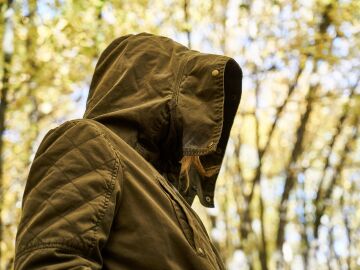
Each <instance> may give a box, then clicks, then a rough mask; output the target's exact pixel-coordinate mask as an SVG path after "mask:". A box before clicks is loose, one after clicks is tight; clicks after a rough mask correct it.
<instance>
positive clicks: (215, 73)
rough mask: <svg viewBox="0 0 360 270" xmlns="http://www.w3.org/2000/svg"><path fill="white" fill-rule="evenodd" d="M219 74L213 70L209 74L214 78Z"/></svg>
mask: <svg viewBox="0 0 360 270" xmlns="http://www.w3.org/2000/svg"><path fill="white" fill-rule="evenodd" d="M219 73H220V72H219V71H218V70H217V69H214V70H213V71H212V72H211V75H212V76H214V77H215V76H217V75H219Z"/></svg>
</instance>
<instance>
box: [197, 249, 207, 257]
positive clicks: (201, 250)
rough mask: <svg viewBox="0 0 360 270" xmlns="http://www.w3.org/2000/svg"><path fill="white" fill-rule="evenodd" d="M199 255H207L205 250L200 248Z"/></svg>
mask: <svg viewBox="0 0 360 270" xmlns="http://www.w3.org/2000/svg"><path fill="white" fill-rule="evenodd" d="M198 253H199V255H201V256H204V255H205V252H204V250H203V249H202V248H198Z"/></svg>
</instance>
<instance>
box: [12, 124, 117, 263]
mask: <svg viewBox="0 0 360 270" xmlns="http://www.w3.org/2000/svg"><path fill="white" fill-rule="evenodd" d="M121 182H122V166H121V162H120V160H119V159H118V154H117V152H116V151H115V149H114V147H113V146H112V144H111V143H110V141H109V139H108V138H107V137H106V136H105V134H103V133H102V132H101V131H100V130H99V129H98V128H97V127H96V125H94V124H93V123H91V122H89V120H82V119H80V120H72V121H68V122H65V123H64V124H62V125H60V126H59V127H57V128H55V129H52V130H50V131H49V132H48V133H47V134H46V135H45V137H44V139H43V141H42V142H41V144H40V146H39V148H38V150H37V152H36V154H35V157H34V160H33V162H32V165H31V168H30V171H29V175H28V178H27V181H26V185H25V190H24V194H23V200H22V215H21V219H20V223H19V226H18V231H17V235H16V243H15V261H14V268H15V270H22V269H26V270H29V269H39V270H40V269H52V270H57V269H73V270H75V269H76V270H82V269H101V268H102V256H101V249H102V248H103V247H104V245H105V243H106V241H107V240H108V238H109V233H110V229H111V225H112V222H113V218H114V216H115V215H116V211H117V208H118V206H119V203H118V202H119V200H120V195H121Z"/></svg>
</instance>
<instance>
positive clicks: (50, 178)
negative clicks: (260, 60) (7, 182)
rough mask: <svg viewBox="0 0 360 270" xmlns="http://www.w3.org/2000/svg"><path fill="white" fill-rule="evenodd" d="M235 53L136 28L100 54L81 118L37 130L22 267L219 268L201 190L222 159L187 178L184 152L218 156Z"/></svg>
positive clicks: (208, 202)
mask: <svg viewBox="0 0 360 270" xmlns="http://www.w3.org/2000/svg"><path fill="white" fill-rule="evenodd" d="M241 80H242V72H241V69H240V67H239V65H238V64H237V63H236V61H235V60H234V59H232V58H230V57H227V56H223V55H217V54H209V53H201V52H199V51H196V50H190V49H188V48H187V47H185V46H183V45H181V44H179V43H177V42H175V41H173V40H171V39H169V38H167V37H163V36H156V35H153V34H149V33H145V32H143V33H140V34H136V35H134V34H129V35H126V36H122V37H119V38H117V39H115V40H114V41H113V42H112V43H111V44H110V45H109V46H108V47H107V48H106V49H105V50H104V52H103V53H102V54H101V56H100V58H99V61H98V63H97V65H96V68H95V72H94V76H93V78H92V81H91V85H90V91H89V96H88V100H87V104H86V111H85V114H84V117H83V118H82V119H74V120H70V121H66V122H65V123H63V124H61V125H60V126H58V127H56V128H54V129H51V130H50V131H49V132H48V133H47V134H46V135H45V137H44V139H43V140H42V142H41V144H40V146H39V148H38V150H37V152H36V154H35V157H34V160H33V163H32V165H31V168H30V172H29V175H28V178H27V182H26V186H25V191H24V194H23V200H22V216H21V220H20V224H19V226H18V231H17V236H16V251H15V255H16V257H15V264H14V265H15V269H16V270H22V269H24V270H30V269H51V270H53V269H54V270H55V269H73V270H75V269H76V270H80V269H114V270H125V269H126V270H130V269H131V270H142V269H147V270H162V269H163V270H169V269H173V270H180V269H186V270H191V269H194V270H195V269H196V270H205V269H210V270H215V269H217V270H223V269H225V266H224V264H223V262H222V260H221V258H220V256H219V253H218V251H217V249H216V248H215V247H214V245H213V244H212V242H211V240H210V238H209V236H208V234H207V232H206V230H205V228H204V226H203V224H202V222H201V220H200V219H199V217H198V216H197V214H196V213H195V212H194V210H193V209H192V208H191V204H192V202H193V199H194V196H196V195H197V196H198V197H199V200H200V202H201V204H202V205H204V206H205V207H214V201H213V200H214V190H215V184H216V179H217V177H218V171H217V173H216V174H215V175H213V176H211V177H203V176H201V175H200V174H198V172H197V171H196V170H195V169H194V168H191V170H190V180H191V181H190V188H189V189H188V190H187V191H184V187H183V185H182V183H183V181H181V180H182V179H181V178H180V165H181V164H180V163H179V161H180V159H181V158H182V156H183V155H200V156H201V157H200V159H201V161H202V163H203V165H204V167H205V169H206V170H208V169H211V168H217V169H218V170H219V169H220V167H221V163H222V160H223V156H224V151H225V148H226V145H227V142H228V138H229V133H230V129H231V127H232V124H233V120H234V117H235V114H236V111H237V108H238V105H239V102H240V98H241Z"/></svg>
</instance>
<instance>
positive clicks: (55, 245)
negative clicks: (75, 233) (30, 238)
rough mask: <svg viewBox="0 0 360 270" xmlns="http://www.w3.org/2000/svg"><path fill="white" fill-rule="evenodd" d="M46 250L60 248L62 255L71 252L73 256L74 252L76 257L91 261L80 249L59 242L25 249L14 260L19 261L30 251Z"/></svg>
mask: <svg viewBox="0 0 360 270" xmlns="http://www.w3.org/2000/svg"><path fill="white" fill-rule="evenodd" d="M47 248H61V249H62V250H63V252H64V253H65V252H71V254H74V251H75V252H77V254H78V255H80V256H82V257H84V258H85V259H87V260H89V261H93V259H92V258H91V257H88V256H86V255H85V254H84V253H83V252H82V249H81V247H77V246H75V245H74V246H70V245H69V244H64V243H60V242H50V243H42V244H38V245H34V246H31V247H28V248H27V249H25V250H23V251H21V252H19V253H17V254H16V256H15V258H16V259H17V260H18V259H20V257H22V256H23V255H25V254H27V253H29V252H31V251H36V250H41V249H47Z"/></svg>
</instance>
